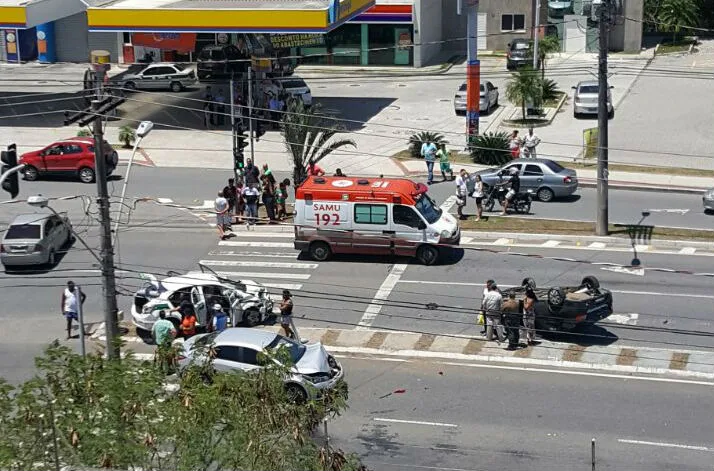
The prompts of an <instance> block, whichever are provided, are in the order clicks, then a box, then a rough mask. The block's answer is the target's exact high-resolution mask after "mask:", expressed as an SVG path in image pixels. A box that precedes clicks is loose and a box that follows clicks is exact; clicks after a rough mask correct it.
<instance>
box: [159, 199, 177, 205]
mask: <svg viewBox="0 0 714 471" xmlns="http://www.w3.org/2000/svg"><path fill="white" fill-rule="evenodd" d="M156 201H158V202H159V203H161V204H170V203H173V202H174V200H172V199H171V198H156Z"/></svg>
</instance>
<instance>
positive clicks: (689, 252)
mask: <svg viewBox="0 0 714 471" xmlns="http://www.w3.org/2000/svg"><path fill="white" fill-rule="evenodd" d="M696 251H697V249H696V248H694V247H684V248H683V249H682V250H680V251H679V253H681V254H682V255H694V252H696Z"/></svg>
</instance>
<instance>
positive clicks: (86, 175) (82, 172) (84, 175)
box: [79, 167, 94, 183]
mask: <svg viewBox="0 0 714 471" xmlns="http://www.w3.org/2000/svg"><path fill="white" fill-rule="evenodd" d="M79 179H80V180H81V181H82V183H92V182H93V181H94V170H92V169H91V168H89V167H82V168H80V169H79Z"/></svg>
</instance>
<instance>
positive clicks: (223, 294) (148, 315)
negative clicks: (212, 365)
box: [131, 271, 273, 330]
mask: <svg viewBox="0 0 714 471" xmlns="http://www.w3.org/2000/svg"><path fill="white" fill-rule="evenodd" d="M169 275H171V276H169V277H168V278H164V279H163V280H160V281H159V279H158V278H156V276H154V275H151V274H142V275H141V277H142V278H143V279H144V280H146V283H145V284H144V286H142V287H141V288H140V289H139V290H138V291H137V292H136V293H135V294H134V302H133V304H132V306H131V318H132V322H133V323H134V325H135V326H136V327H138V328H139V329H143V330H151V328H152V327H153V326H154V322H156V321H157V320H158V319H159V312H160V311H164V312H165V313H166V318H167V319H169V320H170V321H171V322H173V323H174V325H176V326H178V325H179V323H180V322H181V314H180V313H178V312H170V310H171V309H173V308H175V307H178V306H179V304H181V300H182V299H183V297H184V296H188V297H189V299H190V301H191V303H192V304H193V307H194V310H195V312H196V320H197V323H198V326H199V328H200V327H205V326H206V323H207V322H208V320H209V314H211V310H212V306H213V305H214V304H220V305H221V306H222V307H223V309H224V311H225V312H226V313H227V314H228V315H229V317H230V322H231V325H239V324H243V325H245V326H249V327H253V326H256V325H258V324H260V323H261V322H262V321H263V320H264V319H265V318H266V317H269V316H271V315H272V313H273V301H272V299H271V298H270V295H269V294H268V291H267V289H266V288H265V286H263V285H261V284H259V283H256V282H254V281H250V280H240V281H235V280H231V279H228V278H224V277H221V276H218V275H215V274H213V273H204V272H200V271H190V272H188V273H186V274H184V275H182V274H179V273H175V272H173V273H172V272H170V273H169Z"/></svg>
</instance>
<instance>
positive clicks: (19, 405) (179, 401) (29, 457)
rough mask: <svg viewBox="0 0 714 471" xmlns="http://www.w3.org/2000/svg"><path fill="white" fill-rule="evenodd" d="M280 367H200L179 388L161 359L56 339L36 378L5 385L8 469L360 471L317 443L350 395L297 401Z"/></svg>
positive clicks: (1, 424)
mask: <svg viewBox="0 0 714 471" xmlns="http://www.w3.org/2000/svg"><path fill="white" fill-rule="evenodd" d="M278 354H280V353H278ZM266 358H268V359H269V360H270V358H272V357H267V356H266ZM280 363H283V364H285V363H284V362H282V361H281V362H275V361H272V360H270V361H266V362H265V367H264V368H262V369H259V370H257V371H256V372H255V374H244V375H238V374H225V373H224V374H221V373H216V372H215V371H213V368H212V367H211V366H210V363H208V364H205V365H196V366H192V367H190V368H189V369H188V370H187V371H186V374H183V375H182V376H181V378H180V383H179V387H178V391H173V392H172V391H170V390H169V389H168V388H166V385H165V383H166V376H165V375H164V374H163V373H162V372H161V371H160V368H159V367H158V366H156V365H155V364H154V363H153V362H146V361H140V360H136V359H133V358H131V357H127V358H124V359H122V360H121V361H115V360H108V359H105V358H103V356H101V355H88V356H87V358H86V359H83V358H82V357H80V356H78V355H76V354H74V353H72V352H71V351H70V349H68V348H66V347H62V346H59V345H58V344H57V343H55V344H54V345H52V346H50V347H49V348H48V349H47V350H46V352H45V354H44V355H43V356H42V357H41V358H39V359H38V360H37V361H36V364H37V367H38V370H39V372H38V375H37V376H36V377H35V378H33V379H31V380H29V381H27V382H25V383H24V384H22V385H20V386H18V387H17V388H13V387H11V386H9V385H8V384H7V383H0V400H2V401H3V406H4V407H3V408H2V409H0V429H1V430H2V431H3V433H2V434H0V469H6V470H22V471H31V470H40V469H41V470H47V469H59V468H62V467H71V468H92V467H94V468H113V469H138V468H141V469H143V470H167V469H174V470H191V471H200V470H208V469H212V470H214V469H220V470H268V469H269V470H286V471H288V470H296V469H299V470H316V471H317V470H323V469H329V470H331V471H350V470H358V469H361V467H360V465H359V463H358V461H357V460H356V459H355V458H354V457H352V456H349V455H345V454H344V453H342V452H340V451H338V450H332V449H329V450H326V449H323V448H321V447H320V446H319V445H318V444H317V443H316V442H314V441H313V439H312V432H313V431H314V429H315V426H316V425H317V424H318V423H319V422H320V421H321V420H323V419H324V418H327V417H331V416H334V415H337V414H339V413H340V412H341V411H342V410H344V407H345V402H344V399H343V398H342V396H339V395H337V394H328V395H327V396H326V398H325V400H324V401H310V402H307V403H304V404H296V403H291V402H290V401H288V400H287V397H286V394H285V387H284V383H283V378H284V375H285V374H286V373H287V371H286V368H287V366H281V365H280ZM345 387H346V385H345Z"/></svg>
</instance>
